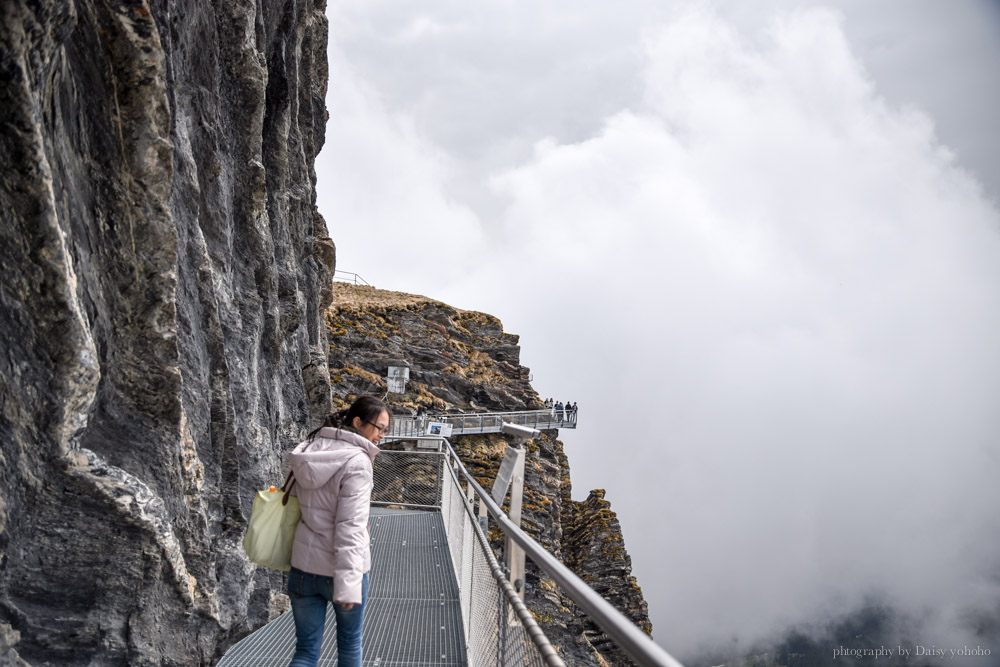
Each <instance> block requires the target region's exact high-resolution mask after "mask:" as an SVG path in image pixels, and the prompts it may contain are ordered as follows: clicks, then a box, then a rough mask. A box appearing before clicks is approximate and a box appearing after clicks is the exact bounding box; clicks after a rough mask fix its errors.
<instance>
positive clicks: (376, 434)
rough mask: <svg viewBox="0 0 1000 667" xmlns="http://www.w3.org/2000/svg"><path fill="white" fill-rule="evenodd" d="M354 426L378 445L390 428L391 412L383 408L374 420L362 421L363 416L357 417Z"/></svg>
mask: <svg viewBox="0 0 1000 667" xmlns="http://www.w3.org/2000/svg"><path fill="white" fill-rule="evenodd" d="M353 426H354V428H355V429H357V431H358V433H360V434H361V435H363V436H365V437H366V438H368V439H369V440H371V441H372V442H373V443H374V444H376V445H377V444H378V443H379V441H380V440H382V438H384V437H385V434H386V431H388V430H389V413H388V412H386V411H385V410H383V411H382V412H381V413H379V416H378V419H376V420H375V421H374V422H366V421H362V420H361V417H355V418H354V424H353Z"/></svg>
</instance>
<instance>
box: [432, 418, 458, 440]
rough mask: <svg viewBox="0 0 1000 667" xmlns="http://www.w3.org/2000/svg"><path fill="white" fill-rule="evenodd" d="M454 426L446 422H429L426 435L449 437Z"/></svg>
mask: <svg viewBox="0 0 1000 667" xmlns="http://www.w3.org/2000/svg"><path fill="white" fill-rule="evenodd" d="M453 428H454V426H452V425H451V424H445V423H444V422H427V431H426V435H439V436H441V437H442V438H447V437H449V436H451V430H452V429H453Z"/></svg>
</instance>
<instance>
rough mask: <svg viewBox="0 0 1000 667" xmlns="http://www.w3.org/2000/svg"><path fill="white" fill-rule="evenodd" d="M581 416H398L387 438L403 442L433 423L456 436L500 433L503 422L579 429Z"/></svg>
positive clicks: (548, 412) (548, 413)
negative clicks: (578, 423) (448, 425)
mask: <svg viewBox="0 0 1000 667" xmlns="http://www.w3.org/2000/svg"><path fill="white" fill-rule="evenodd" d="M577 421H578V413H576V412H561V413H560V412H555V411H553V410H551V409H544V410H516V411H512V412H459V413H451V414H448V413H429V414H424V415H419V416H418V415H411V416H405V415H397V416H396V417H394V418H393V422H392V426H391V427H390V428H389V432H388V433H387V434H386V438H394V439H395V438H404V437H412V436H415V435H419V434H421V432H422V429H423V427H424V425H425V424H429V423H432V422H437V423H443V424H451V425H452V427H453V428H454V431H453V435H469V434H470V433H497V432H499V431H500V428H501V426H502V425H503V422H509V423H513V424H520V425H522V426H532V427H534V428H538V429H543V430H544V429H557V428H576V426H577Z"/></svg>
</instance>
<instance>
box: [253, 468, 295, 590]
mask: <svg viewBox="0 0 1000 667" xmlns="http://www.w3.org/2000/svg"><path fill="white" fill-rule="evenodd" d="M284 495H285V492H284V491H282V490H281V489H275V488H274V487H273V486H272V487H271V488H270V489H267V490H266V491H258V492H257V495H256V496H254V499H253V509H252V510H251V511H250V524H249V525H248V526H247V534H246V536H244V538H243V549H244V550H245V551H246V552H247V556H248V557H249V558H250V560H252V561H253V562H255V563H257V564H258V565H263V566H264V567H269V568H271V569H274V570H283V571H285V572H287V571H288V570H290V569H292V542H293V541H294V540H295V527H296V526H298V525H299V519H301V518H302V512H301V510H300V509H299V499H298V498H296V497H295V496H292V495H289V496H288V502H287V503H285V504H282V502H281V498H282V496H284Z"/></svg>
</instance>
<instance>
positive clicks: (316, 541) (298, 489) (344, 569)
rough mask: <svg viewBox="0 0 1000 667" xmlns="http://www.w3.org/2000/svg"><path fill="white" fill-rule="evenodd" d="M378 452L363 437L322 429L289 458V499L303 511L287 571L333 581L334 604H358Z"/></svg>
mask: <svg viewBox="0 0 1000 667" xmlns="http://www.w3.org/2000/svg"><path fill="white" fill-rule="evenodd" d="M307 447H308V449H307ZM303 450H306V451H303ZM378 452H379V449H378V447H377V446H376V445H374V444H372V442H371V441H369V440H368V439H367V438H365V437H364V436H361V435H358V434H357V433H352V432H351V431H347V430H344V429H337V428H322V429H320V431H319V433H317V434H316V438H315V439H314V440H313V441H312V442H311V443H310V442H309V441H306V442H302V443H300V444H299V445H298V446H297V447H296V448H295V449H294V450H292V453H291V455H290V459H289V460H290V465H291V468H292V472H293V473H294V474H295V485H294V486H293V487H292V494H293V495H297V496H298V498H299V506H300V507H301V508H302V521H300V522H299V525H298V528H296V529H295V542H294V543H293V545H292V566H293V567H296V568H298V569H300V570H303V571H304V572H310V573H312V574H319V575H323V576H327V577H333V598H334V601H335V602H343V603H355V604H360V603H361V577H362V575H363V574H364V573H365V572H368V570H370V569H371V560H372V558H371V548H370V542H371V540H370V539H369V536H368V507H369V503H370V502H371V495H372V463H373V462H374V461H375V456H376V455H377V454H378Z"/></svg>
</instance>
